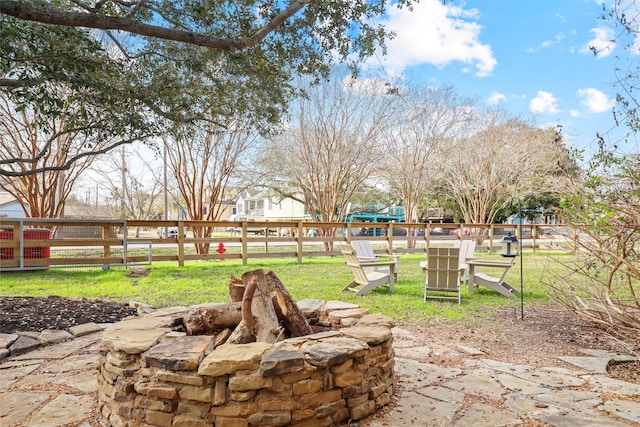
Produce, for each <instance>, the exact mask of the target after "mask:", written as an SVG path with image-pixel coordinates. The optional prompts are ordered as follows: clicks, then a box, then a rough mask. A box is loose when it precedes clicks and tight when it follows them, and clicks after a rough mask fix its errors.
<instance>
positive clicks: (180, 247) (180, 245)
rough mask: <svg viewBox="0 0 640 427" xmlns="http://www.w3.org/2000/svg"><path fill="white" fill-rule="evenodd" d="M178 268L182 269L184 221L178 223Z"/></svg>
mask: <svg viewBox="0 0 640 427" xmlns="http://www.w3.org/2000/svg"><path fill="white" fill-rule="evenodd" d="M178 266H179V267H184V221H178Z"/></svg>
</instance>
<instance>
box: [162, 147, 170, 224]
mask: <svg viewBox="0 0 640 427" xmlns="http://www.w3.org/2000/svg"><path fill="white" fill-rule="evenodd" d="M162 142H163V144H162V147H163V155H162V162H163V167H164V169H163V174H164V219H165V221H166V220H168V219H169V214H168V210H169V199H168V196H167V140H166V139H164V138H162Z"/></svg>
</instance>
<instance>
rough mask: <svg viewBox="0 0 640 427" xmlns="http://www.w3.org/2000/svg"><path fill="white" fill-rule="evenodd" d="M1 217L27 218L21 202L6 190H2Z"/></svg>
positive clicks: (0, 193) (0, 197) (0, 200)
mask: <svg viewBox="0 0 640 427" xmlns="http://www.w3.org/2000/svg"><path fill="white" fill-rule="evenodd" d="M0 218H25V214H24V211H23V210H22V206H20V202H18V200H17V199H16V198H15V197H13V196H12V195H10V194H9V193H7V192H5V191H0Z"/></svg>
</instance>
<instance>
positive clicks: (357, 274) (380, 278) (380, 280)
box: [342, 244, 396, 296]
mask: <svg viewBox="0 0 640 427" xmlns="http://www.w3.org/2000/svg"><path fill="white" fill-rule="evenodd" d="M342 254H343V255H344V257H345V263H346V264H347V265H348V266H349V267H351V271H352V272H353V276H354V279H353V281H352V282H351V283H349V284H348V285H347V286H345V287H344V289H342V291H343V292H344V291H346V290H350V291H353V292H355V294H356V295H358V296H361V295H364V294H366V293H367V292H369V291H370V290H372V289H374V288H377V287H378V286H383V285H385V284H387V283H388V284H389V291H391V292H393V285H394V284H395V266H396V262H395V261H361V260H359V259H358V257H357V255H356V252H355V250H354V249H353V247H352V246H351V245H348V244H343V245H342ZM369 267H371V268H372V270H369V271H367V270H366V269H367V268H369ZM379 267H382V268H387V269H388V271H386V272H384V271H381V270H376V269H377V268H379Z"/></svg>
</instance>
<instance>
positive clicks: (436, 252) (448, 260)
mask: <svg viewBox="0 0 640 427" xmlns="http://www.w3.org/2000/svg"><path fill="white" fill-rule="evenodd" d="M459 261H460V248H429V249H428V250H427V261H426V262H424V263H421V264H420V265H421V267H422V270H423V271H424V272H425V281H424V300H425V301H426V300H427V298H437V299H451V300H455V299H457V300H458V304H460V301H461V293H460V265H459ZM435 291H437V292H438V294H437V295H430V294H429V292H435ZM446 292H449V293H454V292H455V293H456V296H455V297H451V296H446V295H442V293H446Z"/></svg>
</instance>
